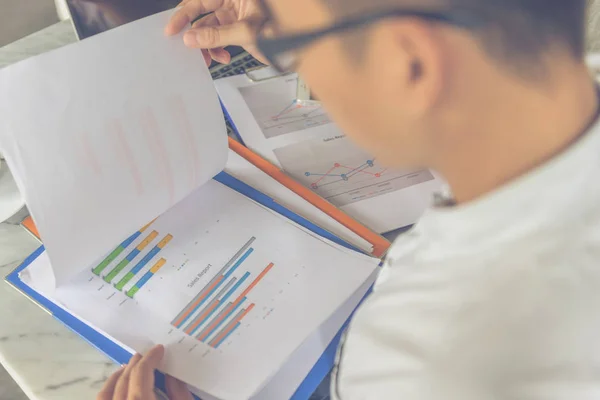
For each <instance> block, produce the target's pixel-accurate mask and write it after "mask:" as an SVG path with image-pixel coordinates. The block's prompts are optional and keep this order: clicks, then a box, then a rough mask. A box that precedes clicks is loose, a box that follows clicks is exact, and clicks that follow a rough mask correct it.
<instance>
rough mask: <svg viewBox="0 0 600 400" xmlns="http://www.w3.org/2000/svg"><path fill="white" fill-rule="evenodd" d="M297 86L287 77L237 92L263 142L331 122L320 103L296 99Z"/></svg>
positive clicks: (295, 81)
mask: <svg viewBox="0 0 600 400" xmlns="http://www.w3.org/2000/svg"><path fill="white" fill-rule="evenodd" d="M297 86H298V78H295V77H290V78H282V79H274V80H269V81H266V82H263V83H260V84H256V85H252V86H247V87H242V88H240V89H239V90H240V94H241V95H242V97H243V99H244V101H245V102H246V104H247V106H248V108H249V110H250V112H251V113H252V115H253V116H254V119H255V120H256V122H257V123H258V125H259V126H260V129H261V130H262V132H263V135H264V136H265V137H266V138H267V139H270V138H273V137H277V136H280V135H285V134H288V133H292V132H297V131H302V130H305V129H309V128H312V127H316V126H320V125H326V124H329V123H331V120H330V119H329V116H328V115H327V114H326V113H325V110H323V108H322V106H321V104H319V103H318V102H314V101H302V100H297V99H296V91H297ZM282 107H283V108H282Z"/></svg>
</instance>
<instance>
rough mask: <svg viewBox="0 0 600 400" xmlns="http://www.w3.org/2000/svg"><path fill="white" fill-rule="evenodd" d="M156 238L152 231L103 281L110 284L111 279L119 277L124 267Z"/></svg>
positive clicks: (155, 233)
mask: <svg viewBox="0 0 600 400" xmlns="http://www.w3.org/2000/svg"><path fill="white" fill-rule="evenodd" d="M157 236H158V232H156V231H152V232H151V233H150V234H149V235H148V236H146V238H145V239H144V240H142V241H141V243H140V244H138V245H137V247H136V248H135V249H133V250H131V253H129V254H128V255H127V257H125V258H124V259H123V260H122V261H121V262H120V263H119V264H117V266H116V267H115V268H114V269H113V270H112V271H110V273H109V274H108V275H106V276H105V277H104V281H106V282H108V283H110V282H111V281H112V280H113V279H115V276H117V275H119V273H120V272H121V271H123V269H125V267H126V266H127V265H129V263H130V262H131V261H133V259H134V258H136V257H137V256H138V254H140V253H141V252H142V250H144V249H145V248H146V246H148V245H149V244H150V243H151V242H152V241H153V240H154V239H156V237H157Z"/></svg>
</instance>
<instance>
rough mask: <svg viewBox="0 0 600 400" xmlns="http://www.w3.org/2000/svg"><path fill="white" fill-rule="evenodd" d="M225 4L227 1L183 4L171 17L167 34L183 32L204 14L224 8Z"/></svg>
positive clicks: (192, 1) (184, 2)
mask: <svg viewBox="0 0 600 400" xmlns="http://www.w3.org/2000/svg"><path fill="white" fill-rule="evenodd" d="M224 3H225V0H187V1H183V2H181V3H180V4H181V5H182V7H181V8H180V9H179V10H177V12H175V14H174V15H173V16H172V17H171V20H170V21H169V23H168V24H167V26H166V27H165V34H166V35H168V36H171V35H175V34H177V33H179V32H181V30H182V29H183V28H185V27H186V26H187V25H188V24H189V23H190V22H191V21H193V20H194V19H196V18H198V17H199V16H200V15H202V14H206V13H209V12H213V11H215V10H217V9H219V8H221V7H223V4H224Z"/></svg>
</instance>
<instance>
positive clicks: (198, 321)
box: [185, 300, 221, 335]
mask: <svg viewBox="0 0 600 400" xmlns="http://www.w3.org/2000/svg"><path fill="white" fill-rule="evenodd" d="M219 304H221V303H220V302H219V300H217V301H215V302H214V304H213V305H212V306H210V307H208V309H207V310H204V312H203V313H202V315H200V316H199V317H198V318H196V322H194V323H193V324H192V326H188V328H187V329H186V330H185V333H187V334H188V335H191V334H192V332H193V331H194V329H196V328H197V327H198V325H200V322H202V321H203V320H204V318H206V316H207V315H208V314H210V313H211V312H212V310H214V309H215V308H217V307H218V306H219Z"/></svg>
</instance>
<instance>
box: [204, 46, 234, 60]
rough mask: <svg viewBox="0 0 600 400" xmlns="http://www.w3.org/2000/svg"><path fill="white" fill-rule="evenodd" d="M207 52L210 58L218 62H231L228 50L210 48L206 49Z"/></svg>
mask: <svg viewBox="0 0 600 400" xmlns="http://www.w3.org/2000/svg"><path fill="white" fill-rule="evenodd" d="M208 53H209V54H210V56H211V57H212V59H213V60H215V61H216V62H218V63H221V64H229V62H231V54H229V52H228V51H227V50H225V49H222V48H219V49H212V50H208Z"/></svg>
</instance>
